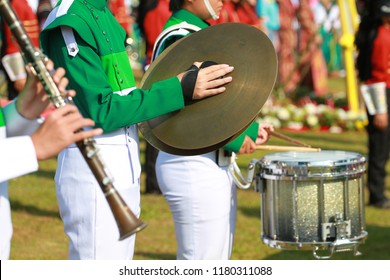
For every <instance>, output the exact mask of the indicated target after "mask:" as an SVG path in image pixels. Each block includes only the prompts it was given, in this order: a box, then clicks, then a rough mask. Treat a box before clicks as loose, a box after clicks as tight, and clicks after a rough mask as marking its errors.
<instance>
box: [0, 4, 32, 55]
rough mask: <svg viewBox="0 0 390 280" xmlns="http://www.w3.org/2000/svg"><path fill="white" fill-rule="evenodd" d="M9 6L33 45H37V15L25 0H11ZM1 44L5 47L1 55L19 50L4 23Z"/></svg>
mask: <svg viewBox="0 0 390 280" xmlns="http://www.w3.org/2000/svg"><path fill="white" fill-rule="evenodd" d="M11 6H12V8H13V9H14V11H15V13H16V14H17V15H18V17H19V19H20V20H21V22H22V24H23V26H24V28H25V29H26V32H27V34H28V35H29V36H30V38H31V41H32V43H33V44H34V46H36V47H39V25H38V18H37V15H36V14H35V13H34V11H33V10H32V8H31V7H30V5H29V4H28V2H27V0H13V1H11ZM3 31H4V34H3V36H2V38H3V44H5V49H4V52H3V55H6V54H13V53H17V52H19V47H18V45H17V43H16V41H15V40H14V39H13V38H12V34H11V30H10V29H9V27H8V26H7V25H6V24H4V28H3Z"/></svg>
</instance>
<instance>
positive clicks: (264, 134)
mask: <svg viewBox="0 0 390 280" xmlns="http://www.w3.org/2000/svg"><path fill="white" fill-rule="evenodd" d="M268 131H274V127H273V126H272V125H270V124H260V125H259V131H258V133H257V139H256V145H262V144H264V143H265V142H267V141H268V140H269V137H270V135H269V133H268Z"/></svg>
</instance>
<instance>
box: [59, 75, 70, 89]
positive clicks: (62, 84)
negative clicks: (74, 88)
mask: <svg viewBox="0 0 390 280" xmlns="http://www.w3.org/2000/svg"><path fill="white" fill-rule="evenodd" d="M68 84H69V80H68V79H67V78H65V77H63V78H61V80H60V82H59V83H57V87H58V90H59V91H60V92H65V91H66V87H67V86H68Z"/></svg>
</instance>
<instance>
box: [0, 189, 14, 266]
mask: <svg viewBox="0 0 390 280" xmlns="http://www.w3.org/2000/svg"><path fill="white" fill-rule="evenodd" d="M11 238H12V221H11V207H10V203H9V199H8V182H1V183H0V260H8V259H9V254H10V249H11Z"/></svg>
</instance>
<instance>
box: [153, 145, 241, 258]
mask: <svg viewBox="0 0 390 280" xmlns="http://www.w3.org/2000/svg"><path fill="white" fill-rule="evenodd" d="M215 155H216V153H215V152H212V153H208V154H204V155H199V156H174V155H170V154H167V153H164V152H159V155H158V157H157V161H156V173H157V179H158V183H159V186H160V188H161V191H162V193H163V195H164V197H165V198H166V200H167V201H168V204H169V207H170V209H171V212H172V215H173V219H174V223H175V232H176V239H177V246H178V249H177V259H198V260H199V259H229V258H230V256H231V251H232V246H233V237H234V230H235V223H236V208H237V202H236V200H237V198H236V187H235V186H234V184H233V183H232V180H231V177H230V175H229V173H228V171H227V167H224V168H221V167H219V166H218V165H217V164H216V163H215Z"/></svg>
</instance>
